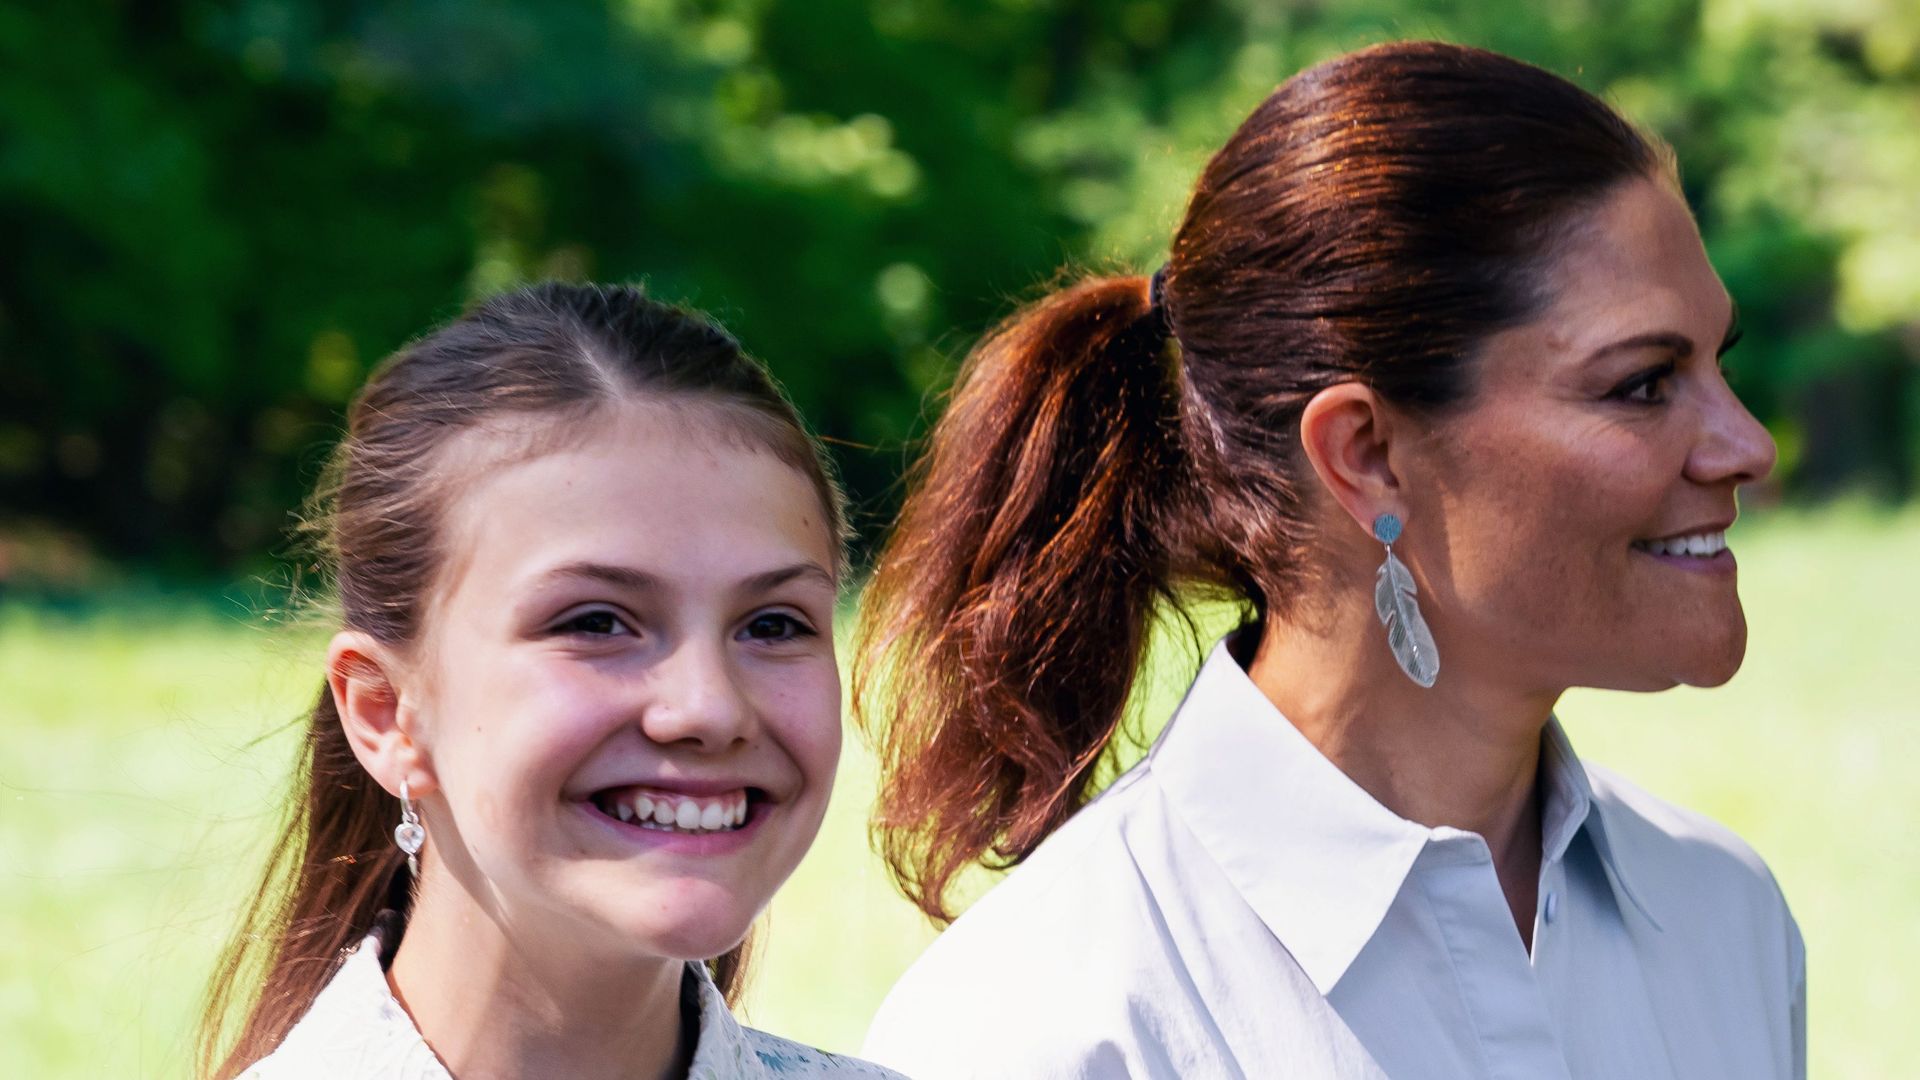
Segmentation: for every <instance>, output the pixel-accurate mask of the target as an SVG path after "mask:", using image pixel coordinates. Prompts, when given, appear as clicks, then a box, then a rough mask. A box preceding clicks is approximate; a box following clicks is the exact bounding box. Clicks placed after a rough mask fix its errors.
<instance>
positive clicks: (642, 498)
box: [441, 403, 834, 596]
mask: <svg viewBox="0 0 1920 1080" xmlns="http://www.w3.org/2000/svg"><path fill="white" fill-rule="evenodd" d="M555 425H567V429H566V430H564V431H555V430H552V429H553V428H554V426H555ZM460 441H461V442H462V443H463V445H458V446H454V447H449V449H450V450H451V451H453V453H452V454H451V455H450V457H452V458H455V459H457V460H455V461H452V462H450V463H449V465H450V468H451V471H452V472H454V473H456V474H459V475H460V477H461V479H459V480H457V481H455V482H454V483H452V484H451V485H450V492H449V499H450V501H449V504H448V506H447V508H446V514H445V516H444V518H443V519H442V520H443V525H442V528H443V541H444V547H443V550H444V552H445V553H446V556H447V557H446V561H445V563H444V565H443V569H442V577H441V585H442V595H443V596H447V595H451V594H452V593H455V592H459V591H463V590H464V591H472V589H473V588H476V587H478V588H482V589H483V591H495V590H500V589H511V588H512V587H513V585H515V584H517V583H522V582H525V581H527V580H529V579H530V578H532V577H535V576H538V575H539V574H541V573H543V572H544V571H547V570H550V569H552V568H554V567H557V566H562V565H566V564H568V563H576V562H592V563H601V564H609V565H618V566H628V567H632V568H634V569H639V570H643V571H645V572H647V573H649V574H652V575H654V576H656V577H659V578H661V579H662V580H663V581H667V582H669V583H678V584H680V585H682V586H684V587H686V588H696V589H697V588H702V587H724V586H725V585H728V584H731V583H733V582H735V581H737V580H739V579H740V578H742V577H747V576H750V575H752V574H755V573H759V572H763V571H766V570H769V569H774V568H778V567H784V566H789V565H792V564H794V563H796V562H802V561H805V562H813V563H817V564H818V565H820V566H821V567H822V568H823V569H825V570H827V571H829V572H831V571H832V570H833V568H834V558H833V552H834V549H833V543H834V541H833V538H832V533H831V528H830V526H829V523H828V522H827V520H826V514H825V508H824V507H822V506H821V504H820V499H819V496H818V494H817V493H816V491H815V490H814V486H813V483H812V481H811V480H810V479H809V478H808V477H807V476H806V475H805V474H803V473H802V472H801V471H800V470H798V469H796V468H794V467H793V466H791V465H789V464H787V463H786V462H784V461H782V460H780V459H779V458H778V457H777V456H775V455H774V454H773V453H772V452H770V451H767V450H762V449H759V448H757V447H755V446H752V445H751V444H750V443H748V442H747V441H746V440H744V439H741V438H739V437H737V435H735V434H733V433H731V432H729V431H728V430H727V429H725V428H724V427H723V426H721V425H718V424H715V423H713V422H711V418H705V419H703V418H702V417H700V416H698V415H694V414H693V413H691V412H690V411H689V410H687V409H685V408H682V407H676V406H669V405H661V404H653V403H637V404H622V405H619V406H615V407H611V408H607V409H602V410H599V411H596V412H594V413H592V414H589V415H588V416H586V417H584V418H577V419H565V420H562V419H554V418H533V419H527V420H520V421H516V422H515V423H514V424H513V425H511V426H499V427H493V428H480V429H476V430H473V431H469V432H467V433H464V434H463V435H462V436H461V437H460Z"/></svg>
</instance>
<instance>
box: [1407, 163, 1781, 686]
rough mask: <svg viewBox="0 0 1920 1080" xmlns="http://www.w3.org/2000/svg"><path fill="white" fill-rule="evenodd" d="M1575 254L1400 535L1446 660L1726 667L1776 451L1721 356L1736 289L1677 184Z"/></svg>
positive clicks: (1611, 213) (1625, 680)
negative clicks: (1757, 512)
mask: <svg viewBox="0 0 1920 1080" xmlns="http://www.w3.org/2000/svg"><path fill="white" fill-rule="evenodd" d="M1556 255H1557V257H1556V260H1555V264H1556V271H1555V274H1554V277H1553V280H1552V284H1553V286H1554V288H1555V294H1556V297H1557V298H1556V299H1555V300H1554V301H1553V303H1552V305H1551V306H1550V307H1549V309H1548V310H1547V312H1546V313H1545V314H1544V315H1543V316H1542V317H1541V318H1539V319H1537V320H1535V321H1534V322H1532V323H1530V324H1528V325H1525V326H1521V327H1518V328H1515V329H1513V330H1511V331H1508V332H1506V333H1503V334H1499V335H1496V336H1495V337H1494V338H1493V339H1492V341H1491V342H1489V344H1488V345H1487V347H1486V349H1485V350H1484V354H1483V356H1482V357H1481V360H1480V362H1479V364H1478V367H1477V372H1476V375H1477V379H1478V385H1477V387H1476V389H1475V397H1474V403H1473V404H1472V405H1471V406H1470V407H1469V408H1468V410H1467V411H1466V412H1465V413H1463V414H1460V415H1457V416H1454V417H1450V418H1447V419H1446V420H1444V421H1443V422H1442V423H1440V424H1439V425H1438V426H1437V427H1436V428H1435V429H1434V434H1435V436H1436V438H1434V439H1433V440H1431V441H1430V443H1429V444H1428V445H1429V448H1430V449H1431V451H1432V453H1431V456H1430V458H1428V461H1427V462H1426V464H1424V465H1423V466H1422V467H1421V470H1420V471H1421V472H1422V473H1424V474H1425V475H1423V476H1420V477H1417V478H1416V479H1415V483H1414V484H1413V489H1412V491H1411V494H1410V498H1411V499H1412V500H1414V502H1415V505H1414V507H1413V514H1412V516H1411V517H1410V519H1409V520H1408V522H1407V531H1406V541H1405V543H1404V546H1403V547H1402V549H1401V550H1404V551H1406V552H1408V553H1409V555H1410V556H1413V557H1415V558H1417V559H1418V563H1417V565H1419V566H1420V568H1421V570H1422V572H1423V574H1424V575H1425V576H1426V578H1427V581H1428V583H1429V586H1430V588H1431V593H1432V599H1431V600H1429V599H1428V597H1427V595H1424V594H1425V593H1426V592H1427V591H1428V590H1427V589H1424V588H1423V590H1422V591H1423V595H1422V597H1421V605H1422V606H1423V607H1427V606H1428V605H1429V604H1432V608H1431V611H1432V615H1430V618H1431V620H1432V622H1433V624H1434V628H1435V632H1436V634H1437V635H1439V634H1444V637H1445V639H1444V640H1442V641H1441V642H1440V651H1441V655H1442V656H1443V657H1444V658H1445V659H1444V661H1443V663H1446V664H1453V665H1456V666H1457V665H1463V664H1464V665H1467V666H1465V667H1459V668H1458V669H1459V670H1483V671H1489V672H1493V671H1498V672H1503V673H1506V674H1507V675H1508V676H1510V677H1513V678H1517V679H1522V680H1526V681H1527V682H1528V683H1529V684H1530V685H1532V686H1533V687H1535V688H1545V689H1556V690H1557V689H1563V688H1565V687H1568V686H1601V687H1609V688H1615V689H1629V690H1654V689H1664V688H1666V687H1669V686H1672V685H1674V684H1676V683H1691V684H1696V685H1711V684H1716V683H1720V682H1724V681H1726V680H1727V679H1728V678H1730V677H1732V675H1733V673H1734V672H1735V671H1736V670H1737V669H1738V668H1739V666H1740V660H1741V656H1742V654H1743V653H1744V651H1745V647H1746V620H1745V618H1744V616H1743V614H1742V612H1741V607H1740V597H1739V593H1738V591H1737V590H1736V588H1735V573H1734V557H1733V554H1732V552H1731V551H1730V550H1727V549H1726V546H1725V544H1726V542H1725V533H1726V530H1727V527H1728V526H1730V525H1732V524H1733V520H1734V517H1735V513H1736V509H1735V503H1734V494H1735V492H1736V490H1737V489H1738V488H1739V487H1740V486H1741V485H1742V484H1746V483H1751V482H1753V481H1756V480H1759V479H1762V478H1764V477H1765V476H1766V475H1767V474H1768V472H1769V471H1771V469H1772V467H1773V460H1774V447H1773V440H1772V439H1771V438H1769V437H1768V435H1767V432H1766V429H1764V428H1762V427H1761V426H1760V424H1759V423H1758V422H1757V421H1755V420H1754V418H1753V416H1752V414H1750V413H1748V412H1747V410H1746V408H1745V407H1743V406H1742V405H1741V404H1740V401H1739V399H1738V398H1736V397H1735V396H1734V394H1733V391H1732V390H1731V389H1730V388H1729V387H1728V385H1727V380H1726V378H1725V377H1724V375H1723V374H1722V372H1721V367H1720V363H1721V362H1720V355H1721V353H1722V352H1724V351H1725V348H1726V346H1727V345H1728V343H1729V341H1730V338H1731V336H1732V335H1733V333H1734V331H1735V327H1734V319H1733V307H1732V304H1731V302H1730V301H1729V299H1728V297H1727V293H1726V290H1725V288H1723V287H1722V286H1721V284H1720V279H1719V278H1718V276H1716V275H1715V274H1714V272H1713V267H1712V266H1711V265H1709V264H1708V262H1707V257H1706V253H1705V251H1704V250H1703V249H1702V247H1701V243H1700V235H1699V233H1698V231H1697V230H1696V229H1695V227H1694V224H1693V219H1692V216H1691V215H1690V214H1689V213H1688V212H1687V208H1686V205H1685V204H1684V203H1683V202H1682V201H1681V199H1680V198H1679V196H1678V195H1677V194H1675V192H1674V191H1673V189H1672V188H1671V187H1670V186H1669V185H1667V184H1665V183H1660V182H1656V181H1653V180H1640V181H1635V182H1632V183H1629V184H1626V185H1624V186H1623V187H1622V188H1620V189H1619V190H1618V191H1617V192H1615V193H1614V194H1613V195H1612V196H1611V197H1610V198H1609V199H1608V200H1607V201H1606V202H1605V203H1604V204H1603V205H1601V206H1600V207H1599V208H1598V209H1597V210H1596V211H1595V212H1594V214H1593V215H1592V217H1591V218H1590V219H1589V220H1588V221H1587V222H1586V223H1585V227H1584V228H1583V229H1582V230H1581V231H1580V232H1579V234H1578V235H1577V236H1576V237H1575V238H1573V239H1572V240H1570V241H1569V242H1567V243H1566V244H1564V245H1563V246H1562V248H1561V249H1560V250H1559V251H1558V252H1557V253H1556ZM1423 456H1425V455H1423ZM1441 677H1442V678H1443V679H1444V678H1445V677H1446V676H1445V675H1444V674H1443V675H1442V676H1441Z"/></svg>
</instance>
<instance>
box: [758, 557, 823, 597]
mask: <svg viewBox="0 0 1920 1080" xmlns="http://www.w3.org/2000/svg"><path fill="white" fill-rule="evenodd" d="M798 578H812V579H816V580H817V581H818V582H819V583H820V584H822V585H825V586H826V587H827V588H829V589H831V588H834V587H835V584H834V580H833V575H832V574H829V573H827V571H826V570H825V569H824V568H822V567H821V566H820V564H818V563H810V562H801V563H794V564H793V565H792V566H782V567H780V568H778V569H775V570H767V571H763V572H761V573H758V574H754V575H753V576H751V577H749V578H747V579H746V580H744V581H742V582H741V583H740V587H741V589H742V590H743V591H745V592H765V591H767V590H768V589H775V588H778V587H780V586H782V585H785V584H786V583H787V582H789V581H793V580H795V579H798Z"/></svg>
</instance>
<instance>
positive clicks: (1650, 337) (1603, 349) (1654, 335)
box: [1584, 303, 1740, 363]
mask: <svg viewBox="0 0 1920 1080" xmlns="http://www.w3.org/2000/svg"><path fill="white" fill-rule="evenodd" d="M1739 337H1740V305H1739V304H1738V303H1735V304H1734V305H1733V313H1732V314H1731V315H1730V316H1728V318H1727V332H1726V334H1725V335H1724V336H1723V337H1722V338H1721V339H1720V348H1719V350H1718V352H1726V351H1727V349H1728V348H1730V347H1731V346H1732V345H1733V343H1734V342H1735V341H1736V340H1738V339H1739ZM1629 349H1668V350H1671V351H1672V352H1673V353H1674V354H1675V355H1676V356H1678V357H1680V358H1681V359H1682V360H1684V359H1686V358H1687V357H1689V356H1692V355H1693V349H1694V344H1693V339H1692V338H1690V337H1688V336H1687V335H1685V334H1682V333H1679V332H1678V331H1674V330H1656V331H1653V332H1651V333H1646V334H1635V335H1633V336H1632V337H1628V338H1621V339H1620V340H1619V341H1616V342H1613V343H1612V344H1610V345H1602V346H1600V347H1599V348H1597V349H1595V350H1593V351H1592V352H1591V353H1588V354H1587V359H1586V361H1584V362H1588V363H1590V362H1592V361H1594V360H1598V359H1600V358H1602V357H1605V356H1611V355H1613V354H1614V353H1617V352H1625V351H1627V350H1629Z"/></svg>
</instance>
